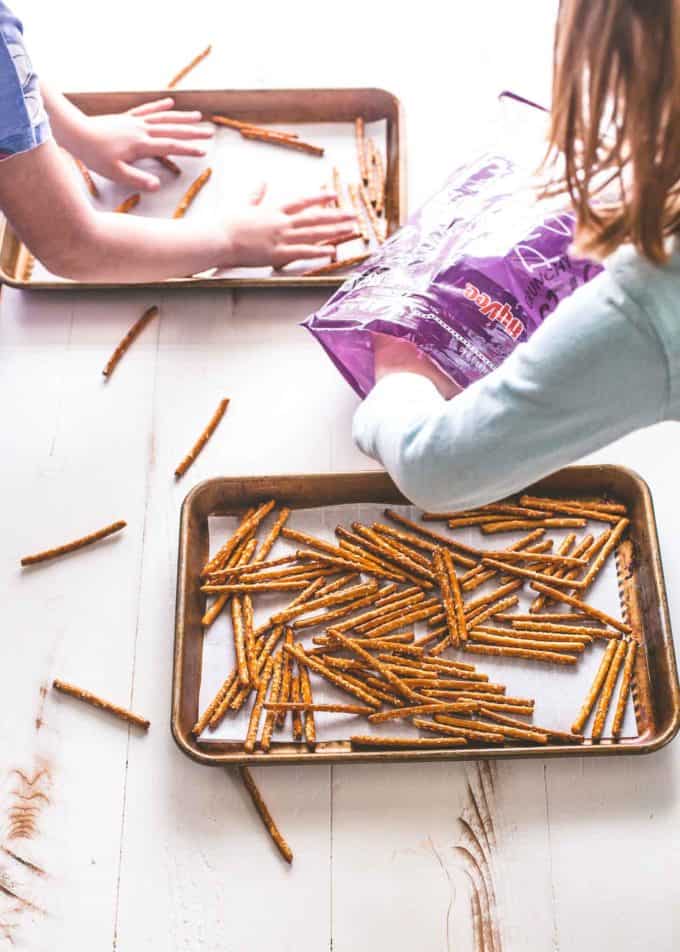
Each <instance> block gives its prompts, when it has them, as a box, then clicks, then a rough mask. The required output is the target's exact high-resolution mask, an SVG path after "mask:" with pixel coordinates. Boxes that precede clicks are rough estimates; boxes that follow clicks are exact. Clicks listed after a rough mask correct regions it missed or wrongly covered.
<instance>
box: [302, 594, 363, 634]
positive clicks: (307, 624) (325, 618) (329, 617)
mask: <svg viewBox="0 0 680 952" xmlns="http://www.w3.org/2000/svg"><path fill="white" fill-rule="evenodd" d="M374 602H375V594H374V593H373V592H371V593H369V594H368V595H364V597H363V598H358V599H356V601H354V602H349V603H348V604H346V605H340V606H339V607H338V608H334V609H331V611H327V612H320V613H319V614H318V615H310V616H309V618H299V619H297V621H294V622H293V628H296V629H297V628H313V627H314V626H315V625H325V624H327V623H328V622H330V621H334V620H335V619H336V618H344V617H345V615H349V614H351V613H352V612H355V611H356V610H357V609H358V608H363V607H364V606H365V605H373V604H374ZM346 624H347V625H348V627H350V628H353V627H354V619H352V621H350V622H347V623H346Z"/></svg>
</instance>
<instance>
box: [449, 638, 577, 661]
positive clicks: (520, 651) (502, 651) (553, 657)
mask: <svg viewBox="0 0 680 952" xmlns="http://www.w3.org/2000/svg"><path fill="white" fill-rule="evenodd" d="M465 650H466V651H471V652H472V653H473V654H484V655H498V656H502V655H506V656H507V657H508V658H526V659H527V660H529V661H545V662H550V663H552V664H576V662H577V661H578V656H577V655H571V654H564V653H563V652H559V651H542V650H538V651H537V650H536V649H533V648H532V649H529V648H504V647H501V646H499V645H471V644H469V643H468V644H467V645H466V646H465Z"/></svg>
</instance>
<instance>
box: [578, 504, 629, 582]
mask: <svg viewBox="0 0 680 952" xmlns="http://www.w3.org/2000/svg"><path fill="white" fill-rule="evenodd" d="M628 524H629V520H628V519H620V520H619V521H618V522H617V524H616V526H615V527H614V528H613V529H612V533H611V535H610V536H609V538H608V539H607V541H606V543H605V544H604V546H603V547H602V549H601V550H600V553H599V555H598V556H597V558H596V559H595V561H594V562H593V563H592V565H591V566H590V568H589V569H588V571H587V572H586V574H585V575H584V577H583V579H582V580H581V581H580V582H579V583H578V585H577V584H576V583H574V588H579V589H581V590H582V591H585V590H586V589H588V588H590V586H591V585H592V584H593V582H594V581H595V579H596V578H597V576H598V575H599V574H600V572H601V571H602V569H603V567H604V564H605V562H606V561H607V559H608V558H609V556H610V555H611V554H612V552H613V551H614V550H615V548H616V546H617V545H618V544H619V541H620V539H621V536H622V535H623V533H624V532H625V531H626V529H627V528H628Z"/></svg>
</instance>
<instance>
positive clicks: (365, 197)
mask: <svg viewBox="0 0 680 952" xmlns="http://www.w3.org/2000/svg"><path fill="white" fill-rule="evenodd" d="M359 197H360V198H361V201H362V202H363V206H364V208H365V209H366V217H367V218H368V220H369V222H370V224H371V228H372V229H373V236H374V237H375V240H376V241H377V242H378V244H379V245H382V244H383V242H384V241H385V239H384V237H383V233H382V228H381V225H380V221H379V219H378V216H377V215H376V211H375V208H374V207H373V205H372V204H371V198H370V195H369V194H368V191H367V190H366V186H365V185H360V186H359Z"/></svg>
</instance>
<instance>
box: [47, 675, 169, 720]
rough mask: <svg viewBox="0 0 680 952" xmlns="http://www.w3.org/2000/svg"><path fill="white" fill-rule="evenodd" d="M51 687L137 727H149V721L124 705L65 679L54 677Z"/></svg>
mask: <svg viewBox="0 0 680 952" xmlns="http://www.w3.org/2000/svg"><path fill="white" fill-rule="evenodd" d="M52 687H53V688H54V689H55V691H60V692H61V693H62V694H68V695H69V696H70V697H74V698H75V699H76V700H77V701H84V702H85V704H90V705H91V706H92V707H98V708H99V709H100V710H102V711H109V713H111V714H115V715H116V717H119V718H120V719H121V720H122V721H127V722H128V723H129V724H136V725H137V726H138V727H143V728H144V730H148V729H149V725H150V723H151V722H150V721H147V720H146V718H144V717H140V716H139V714H133V713H132V711H128V710H126V708H124V707H119V706H118V705H117V704H112V703H111V701H105V700H104V699H103V698H100V697H97V695H96V694H91V693H90V692H89V691H86V690H85V689H84V688H77V687H76V686H75V685H73V684H69V683H68V682H67V681H60V680H59V679H58V678H55V679H54V681H53V682H52Z"/></svg>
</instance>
